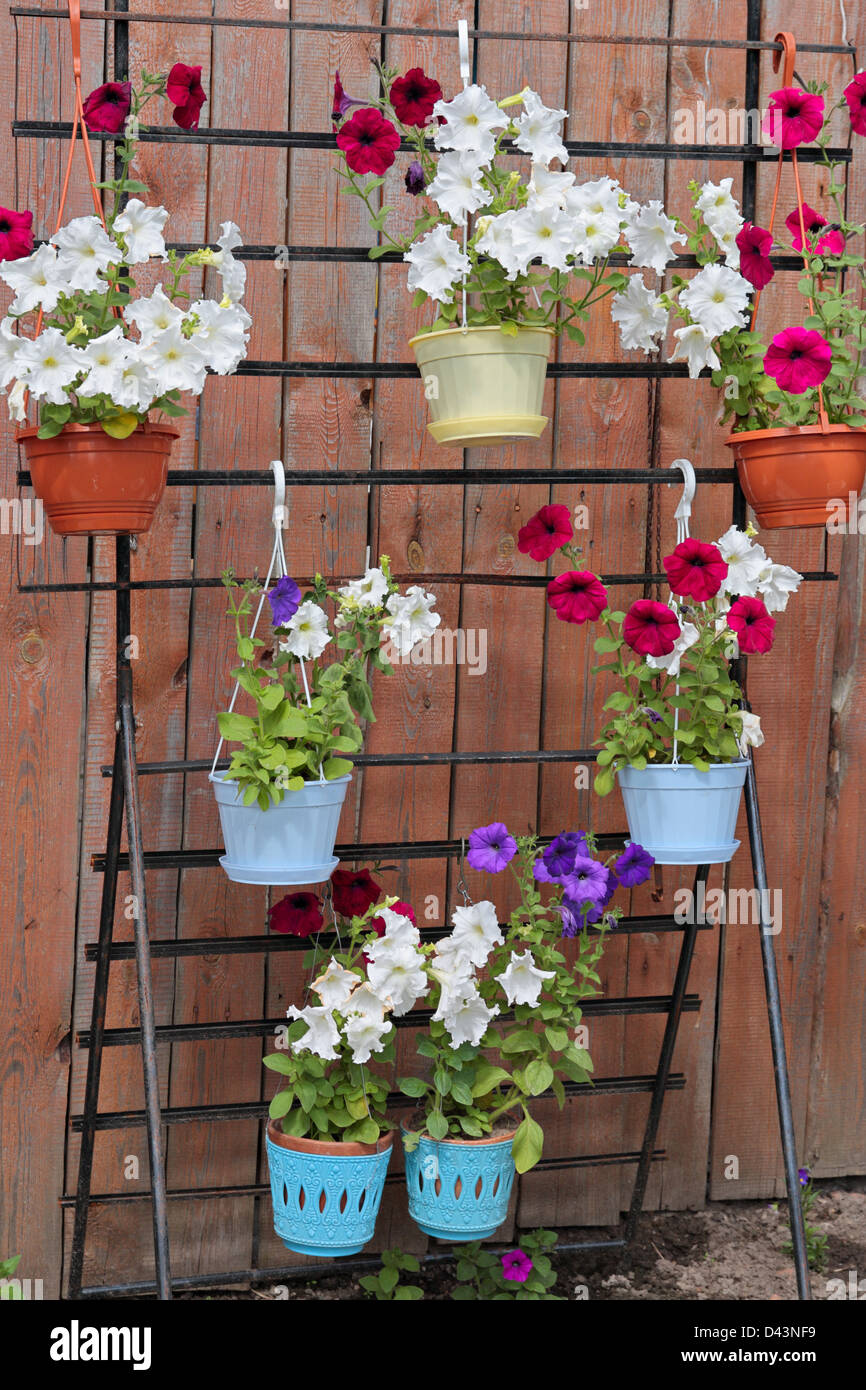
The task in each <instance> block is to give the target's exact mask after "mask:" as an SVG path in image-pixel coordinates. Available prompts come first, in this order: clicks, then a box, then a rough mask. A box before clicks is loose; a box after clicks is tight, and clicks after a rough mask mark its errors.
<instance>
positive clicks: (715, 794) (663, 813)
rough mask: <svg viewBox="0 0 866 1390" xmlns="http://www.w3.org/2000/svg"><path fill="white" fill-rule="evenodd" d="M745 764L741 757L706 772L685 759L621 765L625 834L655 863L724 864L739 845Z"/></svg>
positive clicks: (620, 781)
mask: <svg viewBox="0 0 866 1390" xmlns="http://www.w3.org/2000/svg"><path fill="white" fill-rule="evenodd" d="M748 766H749V764H748V760H747V759H745V758H743V759H741V760H739V761H737V762H733V763H714V764H713V765H712V766H711V767H710V769H709V771H707V772H700V771H699V770H698V769H697V768H695V767H692V766H691V765H690V764H689V763H677V764H676V766H674V765H673V764H672V763H665V764H663V765H662V766H660V767H646V768H643V769H638V768H636V767H621V768H620V769H619V770H618V772H617V774H616V776H617V781H618V782H619V785H620V790H621V791H622V799H623V801H624V803H625V814H626V819H627V820H628V831H629V836H630V837H631V839H632V840H636V841H637V843H638V844H639V845H643V847H644V849H645V850H647V851H648V853H649V854H651V855H652V856H653V858H654V859H655V861H656V863H657V864H727V862H728V860H729V859H732V858H733V856H734V854H735V853H736V851H737V850H738V848H739V845H740V842H739V840H737V839H735V834H734V832H735V831H736V828H737V813H738V811H739V809H740V796H741V795H742V790H743V783H744V782H745V780H746V772H747V770H748Z"/></svg>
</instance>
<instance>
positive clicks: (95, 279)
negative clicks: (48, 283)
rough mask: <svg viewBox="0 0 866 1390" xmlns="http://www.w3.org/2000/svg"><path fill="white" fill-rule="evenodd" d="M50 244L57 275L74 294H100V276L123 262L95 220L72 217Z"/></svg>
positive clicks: (102, 281) (115, 243)
mask: <svg viewBox="0 0 866 1390" xmlns="http://www.w3.org/2000/svg"><path fill="white" fill-rule="evenodd" d="M51 240H52V242H53V243H54V245H55V246H56V247H57V273H58V275H59V276H60V277H61V278H63V279H64V280H65V281H66V283H67V285H68V286H69V287H70V288H71V289H74V290H104V289H105V288H106V286H105V281H104V280H100V278H99V277H100V274H101V273H102V272H103V271H105V270H107V269H108V267H109V266H110V265H111V264H112V263H114V264H118V263H119V262H121V261H122V260H123V255H122V252H121V250H120V247H119V246H118V244H117V242H116V241H112V239H111V237H110V236H109V235H108V233H107V232H106V230H105V228H104V227H103V225H102V223H101V222H100V220H99V218H98V217H73V219H72V221H71V222H67V224H66V226H65V227H61V228H60V231H59V232H55V234H54V236H53V237H52V238H51Z"/></svg>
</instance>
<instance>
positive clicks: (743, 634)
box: [727, 595, 776, 656]
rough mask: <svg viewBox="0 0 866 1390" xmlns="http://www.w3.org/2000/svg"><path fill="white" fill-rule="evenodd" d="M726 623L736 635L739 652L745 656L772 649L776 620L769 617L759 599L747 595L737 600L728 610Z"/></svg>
mask: <svg viewBox="0 0 866 1390" xmlns="http://www.w3.org/2000/svg"><path fill="white" fill-rule="evenodd" d="M727 621H728V627H729V628H730V629H731V631H732V632H735V633H736V634H737V641H738V642H739V644H740V651H741V652H745V653H746V655H747V656H751V655H752V654H753V653H755V652H761V653H764V652H768V651H769V650H770V648H771V647H772V645H773V629H774V628H775V626H776V619H775V618H772V617H771V616H770V614H769V613H768V612H767V609H766V608H765V607H764V604H763V603H762V602H761V600H760V599H759V598H749V597H748V595H743V596H742V597H741V598H738V599H737V600H736V601H735V602H734V603H732V604H731V606H730V608H729V609H728V613H727Z"/></svg>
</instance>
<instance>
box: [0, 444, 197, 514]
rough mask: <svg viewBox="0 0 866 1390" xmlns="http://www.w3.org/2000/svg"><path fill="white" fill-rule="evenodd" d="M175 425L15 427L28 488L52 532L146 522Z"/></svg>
mask: <svg viewBox="0 0 866 1390" xmlns="http://www.w3.org/2000/svg"><path fill="white" fill-rule="evenodd" d="M177 437H178V432H177V430H175V429H172V428H170V427H169V426H168V425H150V424H147V425H139V426H138V428H137V429H135V430H133V432H132V434H130V435H129V437H128V438H126V439H114V438H112V436H111V435H110V434H106V432H105V430H104V429H103V428H102V426H101V425H97V424H92V425H65V426H64V428H63V429H62V430H61V431H60V433H59V434H55V435H53V436H52V437H51V438H50V439H40V438H39V433H38V430H37V429H35V428H32V429H26V430H20V431H19V432H18V436H17V438H18V442H19V443H20V445H21V448H22V451H23V453H24V457H25V459H26V461H27V466H28V468H29V469H30V477H31V480H32V482H33V490H34V492H35V493H36V496H37V497H38V498H40V499H41V501H42V504H43V507H44V509H45V515H46V517H47V518H48V521H49V522H50V524H51V527H52V530H53V531H55V533H56V534H57V535H58V536H84V535H88V536H89V535H95V536H116V535H123V534H125V533H127V532H136V533H139V534H140V533H142V532H144V531H148V530H149V529H150V524H151V522H152V521H153V515H154V512H155V511H156V508H157V505H158V503H159V501H160V498H161V497H162V494H163V491H164V489H165V477H166V472H167V469H168V458H169V454H170V453H171V447H172V444H173V443H174V441H175V439H177Z"/></svg>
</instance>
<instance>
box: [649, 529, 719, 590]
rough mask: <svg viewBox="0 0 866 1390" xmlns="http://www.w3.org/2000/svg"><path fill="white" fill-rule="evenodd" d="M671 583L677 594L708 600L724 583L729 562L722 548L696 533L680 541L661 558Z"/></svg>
mask: <svg viewBox="0 0 866 1390" xmlns="http://www.w3.org/2000/svg"><path fill="white" fill-rule="evenodd" d="M662 563H663V564H664V567H665V572H666V574H667V577H668V583H669V584H670V586H671V592H672V593H674V594H676V595H677V597H678V598H694V599H697V600H698V602H699V603H706V601H707V599H708V598H713V597H714V596H715V595H716V594H717V593H718V592H719V589H721V587H722V582H723V580H724V578H725V575H726V574H727V572H728V563H727V561H726V560H723V559H722V554H721V551H720V550H718V549H717V548H716V546H714V545H707V543H706V542H705V541H699V540H697V539H695V537H693V536H692V537H689V539H688V540H685V541H680V543H679V545H678V546H677V548H676V550H674V551H673V553H672V554H671V555H666V556H665V558H664V560H663V561H662Z"/></svg>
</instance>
